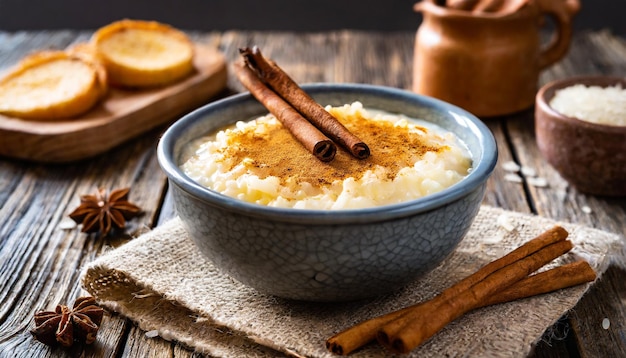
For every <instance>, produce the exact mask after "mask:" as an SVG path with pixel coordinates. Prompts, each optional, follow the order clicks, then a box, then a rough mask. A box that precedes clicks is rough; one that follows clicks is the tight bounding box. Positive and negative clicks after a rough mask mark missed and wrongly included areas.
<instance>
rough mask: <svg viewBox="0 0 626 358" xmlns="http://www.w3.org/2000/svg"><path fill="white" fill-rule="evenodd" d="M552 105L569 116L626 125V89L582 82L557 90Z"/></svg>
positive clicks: (608, 123) (614, 124)
mask: <svg viewBox="0 0 626 358" xmlns="http://www.w3.org/2000/svg"><path fill="white" fill-rule="evenodd" d="M550 106H551V107H552V108H554V109H555V110H556V111H557V112H560V113H562V114H564V115H566V116H568V117H574V118H578V119H580V120H583V121H588V122H592V123H598V124H606V125H613V126H624V125H626V89H624V88H622V87H621V86H620V85H616V86H609V87H599V86H589V87H587V86H585V85H582V84H578V85H573V86H569V87H566V88H563V89H561V90H557V91H556V92H555V94H554V97H553V98H552V100H551V101H550Z"/></svg>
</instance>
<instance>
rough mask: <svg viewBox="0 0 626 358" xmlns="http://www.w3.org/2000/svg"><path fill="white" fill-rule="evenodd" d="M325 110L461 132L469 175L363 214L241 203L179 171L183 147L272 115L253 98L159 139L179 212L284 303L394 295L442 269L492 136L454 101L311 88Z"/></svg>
mask: <svg viewBox="0 0 626 358" xmlns="http://www.w3.org/2000/svg"><path fill="white" fill-rule="evenodd" d="M302 87H303V89H304V90H305V91H306V92H307V93H309V94H310V95H311V96H312V97H314V98H315V99H316V100H317V101H318V102H319V103H321V104H322V105H329V104H330V105H343V104H346V103H352V102H354V101H360V102H361V103H363V106H364V107H365V108H374V109H380V110H385V111H389V112H392V113H402V114H405V115H408V116H410V117H413V118H420V119H424V120H427V121H431V122H433V123H435V124H437V125H439V126H441V127H443V128H445V129H447V130H449V131H452V132H453V133H455V134H456V135H457V136H458V137H459V138H460V139H461V140H462V141H463V142H465V144H466V145H467V146H468V148H469V150H470V152H471V155H472V161H473V164H472V170H471V173H470V174H469V175H468V176H467V177H466V178H464V179H463V180H461V181H460V182H458V183H457V184H455V185H453V186H451V187H449V188H447V189H445V190H443V191H441V192H438V193H435V194H431V195H428V196H426V197H423V198H420V199H417V200H412V201H407V202H404V203H399V204H394V205H387V206H381V207H375V208H367V209H346V210H334V211H324V210H302V209H285V208H275V207H267V206H262V205H258V204H252V203H248V202H243V201H240V200H238V199H234V198H231V197H228V196H225V195H222V194H219V193H217V192H215V191H212V190H210V189H207V188H206V187H203V186H201V185H199V184H198V183H196V182H194V181H193V180H191V179H190V178H189V177H187V176H186V175H185V174H184V173H183V171H182V170H181V169H180V168H179V165H180V164H181V163H180V159H181V153H182V151H183V147H184V146H185V145H186V144H188V143H189V142H190V141H192V140H194V139H196V138H199V137H200V136H202V135H205V134H208V133H211V132H215V131H216V130H217V129H220V128H223V127H224V126H226V125H229V124H234V123H235V122H236V121H239V120H249V119H252V118H254V117H257V116H260V115H264V114H266V113H267V110H266V109H265V108H264V107H263V106H262V105H261V104H260V103H259V102H257V101H256V100H255V99H254V98H253V97H252V96H251V95H250V94H249V93H244V94H239V95H234V96H231V97H228V98H225V99H222V100H219V101H216V102H213V103H210V104H207V105H205V106H203V107H201V108H199V109H197V110H195V111H194V112H191V113H190V114H188V115H186V116H184V117H183V118H182V119H180V120H178V121H177V122H176V123H174V124H173V125H172V126H171V127H170V128H168V129H167V131H166V132H165V133H164V135H163V136H162V138H161V140H160V142H159V145H158V150H157V151H158V160H159V164H160V165H161V168H162V169H163V171H164V172H165V174H166V175H167V177H168V180H169V183H170V189H171V192H172V196H173V198H174V203H175V206H176V210H177V213H178V215H179V216H180V217H181V219H182V222H183V224H184V227H185V229H186V230H187V231H188V233H189V235H190V237H191V239H192V240H193V241H194V243H195V244H196V246H197V247H198V249H199V250H200V251H201V252H202V253H203V254H204V255H205V256H206V257H208V258H209V259H210V260H211V261H212V262H213V264H214V265H216V266H217V267H218V268H220V269H221V270H222V271H223V272H224V273H226V274H228V275H230V276H231V277H233V278H235V279H236V280H239V281H241V282H242V283H244V284H246V285H249V286H251V287H254V288H256V289H257V290H258V291H260V292H263V293H266V294H271V295H276V296H279V297H283V298H289V299H298V300H310V301H346V300H354V299H362V298H367V297H372V296H376V295H382V294H385V293H389V292H392V291H394V290H397V289H399V288H401V287H402V286H404V285H406V284H407V283H409V282H411V281H412V280H415V279H417V278H418V277H420V275H423V274H424V273H426V272H428V271H430V270H432V269H433V268H434V267H436V266H437V265H438V264H440V263H441V262H442V261H443V260H444V259H445V258H446V257H447V256H448V255H449V254H450V253H452V251H453V250H454V249H455V248H456V246H457V245H458V243H459V242H460V241H461V240H462V239H463V237H464V235H465V234H466V233H467V231H468V230H469V228H470V225H471V224H472V221H473V219H474V217H475V216H476V214H477V212H478V209H479V207H480V204H481V202H482V199H483V195H484V191H485V186H486V181H487V179H488V177H489V176H490V174H491V172H492V171H493V168H494V167H495V164H496V159H497V147H496V143H495V140H494V138H493V135H492V134H491V132H490V131H489V129H488V128H487V127H486V126H485V125H484V123H482V122H481V121H480V120H479V119H478V118H476V117H475V116H473V115H472V114H470V113H468V112H466V111H464V110H462V109H460V108H458V107H455V106H453V105H451V104H448V103H445V102H442V101H439V100H436V99H433V98H430V97H425V96H421V95H417V94H415V93H412V92H408V91H403V90H399V89H395V88H389V87H382V86H373V85H363V84H309V85H304V86H302Z"/></svg>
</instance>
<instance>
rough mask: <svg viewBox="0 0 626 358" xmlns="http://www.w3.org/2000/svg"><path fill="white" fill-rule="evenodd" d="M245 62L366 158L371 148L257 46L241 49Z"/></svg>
mask: <svg viewBox="0 0 626 358" xmlns="http://www.w3.org/2000/svg"><path fill="white" fill-rule="evenodd" d="M239 53H240V54H241V55H242V56H243V57H244V59H245V61H246V64H247V65H248V66H249V67H250V68H251V69H252V70H253V71H254V72H256V74H257V75H258V76H259V78H260V79H261V80H262V81H263V82H265V83H267V84H268V85H269V86H270V87H271V88H272V89H273V90H274V91H275V92H276V93H277V94H278V95H280V96H281V97H282V98H284V99H285V101H287V102H288V103H289V104H291V105H292V106H293V107H294V108H295V109H296V110H298V112H300V113H302V115H304V117H306V118H307V119H308V120H309V121H310V122H311V123H313V125H315V126H316V127H317V128H318V129H319V130H320V131H322V133H324V134H325V135H327V136H328V137H329V138H330V139H332V140H333V141H334V142H336V143H338V144H339V145H341V146H342V147H344V148H345V149H347V150H348V151H349V152H350V153H351V154H352V155H353V156H355V157H356V158H359V159H365V158H367V157H369V155H370V149H369V147H368V146H367V144H365V143H364V142H363V141H362V140H360V139H359V138H358V137H357V136H356V135H354V134H352V133H351V132H350V131H349V130H348V129H347V128H346V127H344V126H343V124H341V123H340V122H339V121H338V120H337V119H336V118H335V117H333V116H332V115H331V114H330V113H328V111H326V110H325V109H324V107H322V106H321V105H320V104H319V103H317V102H316V101H315V100H314V99H313V98H311V96H309V95H308V94H307V93H306V92H305V91H304V90H302V88H300V86H298V84H297V83H296V82H295V81H294V80H292V79H291V78H290V77H289V75H287V74H286V73H285V72H284V71H283V70H282V69H281V68H280V67H278V66H277V65H276V64H275V63H273V62H270V61H268V60H266V59H265V57H263V55H262V54H261V51H260V50H259V49H258V47H256V46H254V47H253V48H252V49H250V48H242V49H239Z"/></svg>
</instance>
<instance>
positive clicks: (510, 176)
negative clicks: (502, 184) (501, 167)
mask: <svg viewBox="0 0 626 358" xmlns="http://www.w3.org/2000/svg"><path fill="white" fill-rule="evenodd" d="M504 180H506V181H510V182H511V183H521V182H522V177H521V176H519V175H517V174H515V173H509V174H507V175H505V176H504Z"/></svg>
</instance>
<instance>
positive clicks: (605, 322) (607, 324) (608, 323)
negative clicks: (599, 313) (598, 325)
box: [602, 318, 611, 329]
mask: <svg viewBox="0 0 626 358" xmlns="http://www.w3.org/2000/svg"><path fill="white" fill-rule="evenodd" d="M609 327H611V321H609V319H608V318H605V319H603V320H602V328H604V329H609Z"/></svg>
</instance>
